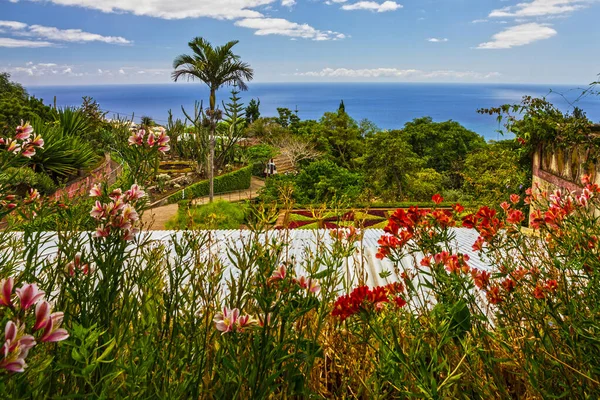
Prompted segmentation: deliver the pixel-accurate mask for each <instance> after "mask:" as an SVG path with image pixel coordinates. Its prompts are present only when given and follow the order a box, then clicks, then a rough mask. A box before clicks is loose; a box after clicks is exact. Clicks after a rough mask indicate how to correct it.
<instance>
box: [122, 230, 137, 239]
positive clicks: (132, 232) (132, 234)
mask: <svg viewBox="0 0 600 400" xmlns="http://www.w3.org/2000/svg"><path fill="white" fill-rule="evenodd" d="M139 231H140V230H139V229H137V228H133V229H125V235H124V236H123V240H125V241H129V240H133V239H135V235H137V234H138V233H139Z"/></svg>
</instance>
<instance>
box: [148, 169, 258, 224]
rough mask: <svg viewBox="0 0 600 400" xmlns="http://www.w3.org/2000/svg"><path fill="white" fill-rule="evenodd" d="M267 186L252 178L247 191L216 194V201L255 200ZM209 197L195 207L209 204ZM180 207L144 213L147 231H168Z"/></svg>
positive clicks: (154, 209)
mask: <svg viewBox="0 0 600 400" xmlns="http://www.w3.org/2000/svg"><path fill="white" fill-rule="evenodd" d="M263 186H265V181H264V180H262V179H259V178H256V177H254V176H253V177H252V180H251V181H250V188H248V189H245V190H237V191H235V192H230V193H223V194H216V195H215V200H223V201H231V202H234V201H241V200H248V199H253V198H255V197H257V196H258V191H259V190H260V189H261V188H262V187H263ZM208 200H209V198H208V196H205V197H200V198H198V199H195V200H193V202H192V203H193V204H194V205H201V204H208ZM178 209H179V206H178V205H177V204H168V205H166V206H161V207H156V208H151V209H150V210H147V211H146V212H145V213H144V217H143V218H142V222H144V223H145V224H147V225H148V226H146V227H145V229H147V230H150V231H162V230H165V229H166V224H167V221H169V220H170V219H171V218H173V217H174V216H175V215H177V210H178Z"/></svg>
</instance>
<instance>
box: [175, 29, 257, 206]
mask: <svg viewBox="0 0 600 400" xmlns="http://www.w3.org/2000/svg"><path fill="white" fill-rule="evenodd" d="M237 43H238V41H237V40H232V41H230V42H228V43H226V44H224V45H223V46H216V47H213V46H212V45H211V44H210V43H209V42H208V41H207V40H205V39H204V38H201V37H196V38H194V39H192V40H191V41H190V42H189V43H188V46H189V47H190V49H191V50H192V52H193V54H192V55H188V54H182V55H180V56H178V57H176V58H175V60H174V61H173V69H174V71H173V73H172V74H171V75H172V77H173V80H174V81H175V82H177V80H179V79H180V78H187V79H188V80H199V81H202V82H204V83H205V84H206V85H207V86H208V88H209V90H210V98H209V118H210V122H211V138H210V151H209V162H208V165H209V168H208V172H209V174H208V175H209V181H210V202H211V203H212V201H213V198H214V156H215V138H214V133H215V127H216V121H217V119H218V118H217V117H218V115H217V114H216V104H217V99H216V93H217V90H218V89H219V88H220V87H221V86H224V85H233V84H236V85H237V86H238V87H239V88H240V90H247V89H248V87H247V86H246V82H245V81H250V80H252V78H253V77H254V71H253V70H252V68H250V65H249V64H247V63H245V62H242V61H241V60H240V56H238V55H236V54H234V53H233V51H232V48H233V46H235V45H236V44H237Z"/></svg>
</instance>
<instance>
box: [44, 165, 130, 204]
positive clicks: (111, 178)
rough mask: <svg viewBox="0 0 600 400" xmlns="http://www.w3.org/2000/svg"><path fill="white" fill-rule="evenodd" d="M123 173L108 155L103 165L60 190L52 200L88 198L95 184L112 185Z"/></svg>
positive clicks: (120, 167) (119, 166) (121, 168)
mask: <svg viewBox="0 0 600 400" xmlns="http://www.w3.org/2000/svg"><path fill="white" fill-rule="evenodd" d="M122 171H123V167H122V166H121V165H120V164H119V163H117V162H116V161H113V160H112V159H111V158H110V154H106V155H105V156H104V161H103V162H102V165H100V166H99V167H97V168H95V169H94V170H92V171H91V172H90V173H88V174H87V175H86V176H84V177H81V178H77V179H75V180H72V181H71V182H68V183H67V184H66V185H65V187H63V188H61V189H58V190H57V191H56V192H55V193H54V194H53V195H52V196H50V198H51V199H53V200H59V199H62V198H65V197H66V198H69V199H72V198H74V197H75V196H87V194H88V192H89V191H90V189H91V188H92V186H94V184H95V183H99V182H106V183H107V184H108V185H112V184H113V183H115V182H116V180H117V178H118V177H119V175H121V172H122Z"/></svg>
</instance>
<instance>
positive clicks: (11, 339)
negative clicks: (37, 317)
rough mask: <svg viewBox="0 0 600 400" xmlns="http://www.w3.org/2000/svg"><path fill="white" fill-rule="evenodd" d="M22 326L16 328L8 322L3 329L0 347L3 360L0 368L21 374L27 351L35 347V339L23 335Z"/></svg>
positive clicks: (23, 328) (12, 323)
mask: <svg viewBox="0 0 600 400" xmlns="http://www.w3.org/2000/svg"><path fill="white" fill-rule="evenodd" d="M24 330H25V327H24V325H19V326H17V325H16V324H15V323H14V322H12V321H8V322H7V323H6V327H5V328H4V338H5V341H4V344H3V345H2V347H0V354H1V355H3V356H4V359H3V360H2V361H0V368H3V369H5V370H7V371H10V372H23V371H24V370H25V368H26V367H27V364H25V357H27V354H28V353H29V349H30V348H32V347H33V346H35V344H36V343H35V339H34V338H33V336H31V335H24Z"/></svg>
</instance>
